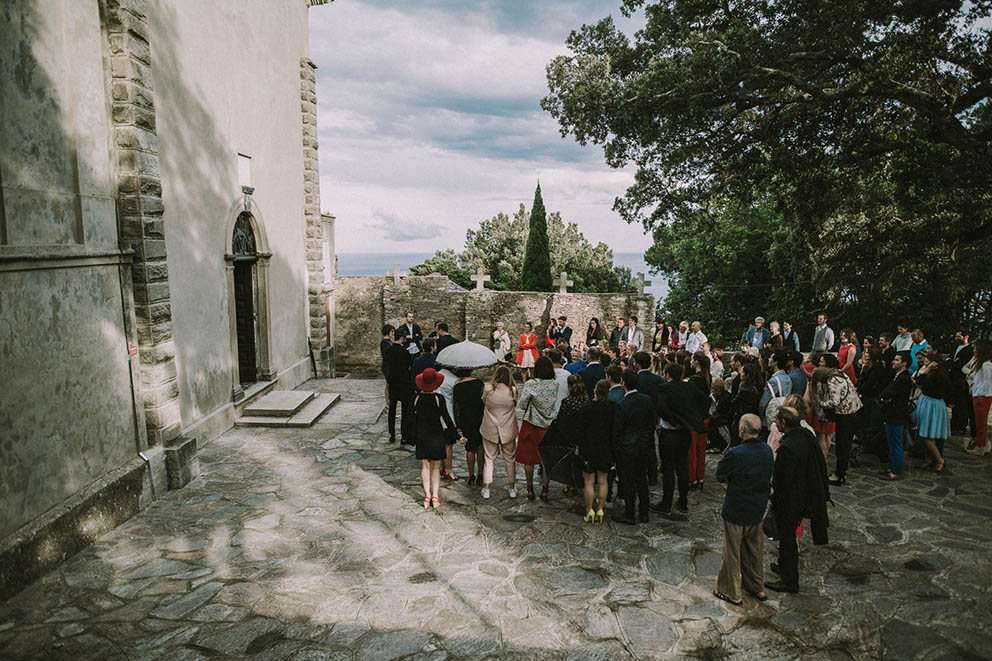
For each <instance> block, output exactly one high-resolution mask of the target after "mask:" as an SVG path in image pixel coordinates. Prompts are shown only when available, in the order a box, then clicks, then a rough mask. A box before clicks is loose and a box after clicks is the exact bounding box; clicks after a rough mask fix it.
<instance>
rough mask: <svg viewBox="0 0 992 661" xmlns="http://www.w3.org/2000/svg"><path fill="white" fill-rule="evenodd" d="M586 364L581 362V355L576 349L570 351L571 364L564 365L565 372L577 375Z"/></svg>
mask: <svg viewBox="0 0 992 661" xmlns="http://www.w3.org/2000/svg"><path fill="white" fill-rule="evenodd" d="M585 366H586V364H585V363H583V362H582V354H581V353H579V350H578V349H572V362H570V363H569V364H568V365H565V371H566V372H568V373H569V374H578V373H579V372H581V371H582V368H583V367H585Z"/></svg>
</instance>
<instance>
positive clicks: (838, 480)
mask: <svg viewBox="0 0 992 661" xmlns="http://www.w3.org/2000/svg"><path fill="white" fill-rule="evenodd" d="M845 482H847V478H846V477H837V476H836V475H831V476H830V477H828V478H827V484H829V485H831V486H838V485H841V484H844V483H845Z"/></svg>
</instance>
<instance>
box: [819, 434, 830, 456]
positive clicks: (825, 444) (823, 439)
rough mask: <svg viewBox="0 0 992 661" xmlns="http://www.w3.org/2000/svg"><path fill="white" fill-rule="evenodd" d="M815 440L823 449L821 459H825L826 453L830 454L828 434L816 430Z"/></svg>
mask: <svg viewBox="0 0 992 661" xmlns="http://www.w3.org/2000/svg"><path fill="white" fill-rule="evenodd" d="M816 441H817V443H819V444H820V449H821V450H823V459H824V461H826V459H827V455H829V454H830V434H823V433H821V432H817V433H816Z"/></svg>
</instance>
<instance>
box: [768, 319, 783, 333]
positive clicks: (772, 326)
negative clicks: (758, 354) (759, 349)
mask: <svg viewBox="0 0 992 661" xmlns="http://www.w3.org/2000/svg"><path fill="white" fill-rule="evenodd" d="M768 327H769V328H771V329H772V330H773V331H777V330H781V328H782V327H781V326H779V325H778V322H777V321H773V322H772V323H770V324H768Z"/></svg>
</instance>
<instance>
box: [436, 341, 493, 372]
mask: <svg viewBox="0 0 992 661" xmlns="http://www.w3.org/2000/svg"><path fill="white" fill-rule="evenodd" d="M498 362H499V359H498V358H496V354H495V353H493V351H492V349H489V348H487V347H484V346H482V345H481V344H476V343H475V342H469V341H468V340H465V341H464V342H459V343H457V344H452V345H451V346H450V347H447V348H445V349H442V350H441V353H439V354H438V355H437V364H438V365H439V366H441V367H447V368H448V369H453V370H474V369H479V368H482V367H490V366H492V365H495V364H496V363H498Z"/></svg>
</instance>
